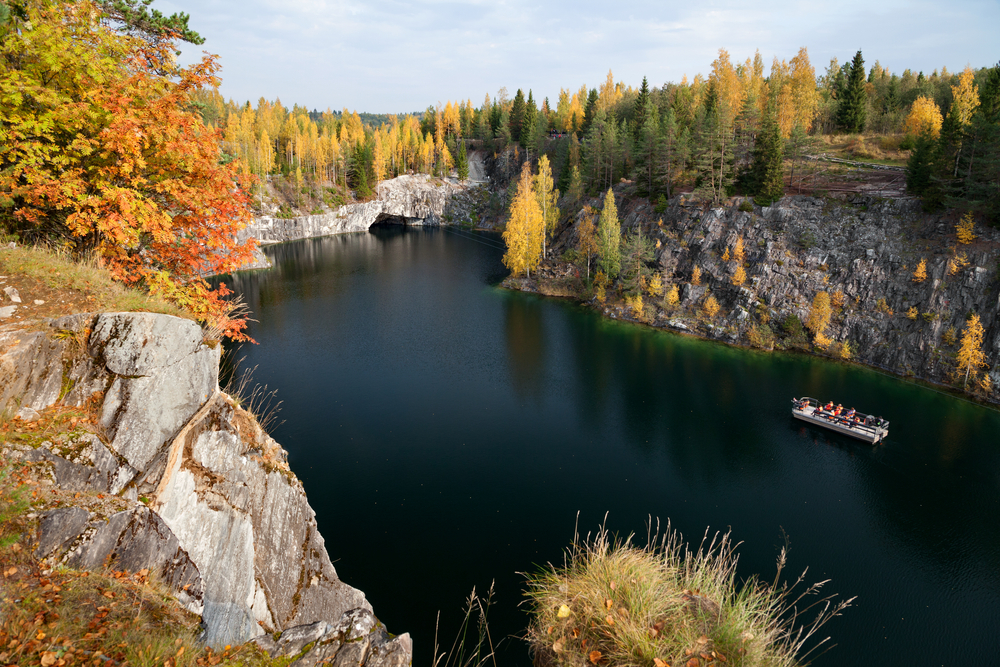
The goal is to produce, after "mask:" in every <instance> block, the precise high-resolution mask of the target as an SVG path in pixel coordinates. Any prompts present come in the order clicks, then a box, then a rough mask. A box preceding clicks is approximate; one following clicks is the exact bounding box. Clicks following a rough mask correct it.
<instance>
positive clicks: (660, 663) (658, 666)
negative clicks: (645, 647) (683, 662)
mask: <svg viewBox="0 0 1000 667" xmlns="http://www.w3.org/2000/svg"><path fill="white" fill-rule="evenodd" d="M653 665H654V667H670V663H669V662H667V661H666V660H660V659H659V658H653Z"/></svg>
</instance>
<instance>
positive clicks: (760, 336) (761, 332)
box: [747, 322, 774, 350]
mask: <svg viewBox="0 0 1000 667" xmlns="http://www.w3.org/2000/svg"><path fill="white" fill-rule="evenodd" d="M747 339H748V340H749V341H750V345H752V346H753V347H756V348H759V349H761V350H770V349H773V348H774V332H773V331H772V330H771V327H769V326H768V325H767V324H765V323H763V322H761V323H759V324H755V325H753V326H752V327H750V330H749V331H748V332H747Z"/></svg>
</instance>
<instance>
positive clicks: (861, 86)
mask: <svg viewBox="0 0 1000 667" xmlns="http://www.w3.org/2000/svg"><path fill="white" fill-rule="evenodd" d="M867 111H868V91H867V89H866V88H865V59H864V58H863V57H861V51H858V52H857V53H856V54H854V59H853V60H852V61H851V72H850V74H848V76H847V84H846V86H845V89H844V92H843V96H842V97H841V99H840V106H839V108H838V109H837V122H838V123H839V125H840V127H841V128H842V129H843V130H844V131H845V132H851V133H858V132H861V131H863V130H864V129H865V120H866V114H867Z"/></svg>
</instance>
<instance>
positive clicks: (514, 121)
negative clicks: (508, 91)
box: [508, 88, 526, 140]
mask: <svg viewBox="0 0 1000 667" xmlns="http://www.w3.org/2000/svg"><path fill="white" fill-rule="evenodd" d="M525 106H526V105H525V103H524V93H523V92H521V89H520V88H518V89H517V94H516V95H514V103H513V104H512V105H511V107H510V119H509V120H508V123H509V125H508V127H509V128H510V136H511V137H512V138H514V139H515V140H520V139H521V126H522V125H523V124H524V113H525Z"/></svg>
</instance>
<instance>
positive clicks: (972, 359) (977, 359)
mask: <svg viewBox="0 0 1000 667" xmlns="http://www.w3.org/2000/svg"><path fill="white" fill-rule="evenodd" d="M982 347H983V325H982V323H981V322H980V321H979V315H977V314H975V313H973V314H972V317H970V318H969V320H968V321H967V322H966V323H965V329H964V330H963V331H962V342H961V345H960V346H959V348H958V354H957V356H956V361H957V368H956V374H957V375H962V372H963V371H964V374H965V378H964V381H963V384H962V386H963V387H967V386H968V385H969V377H970V376H971V377H972V378H973V379H975V377H976V375H978V374H979V369H980V368H985V367H986V366H987V365H988V364H987V363H986V354H985V353H984V352H983V350H982Z"/></svg>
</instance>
